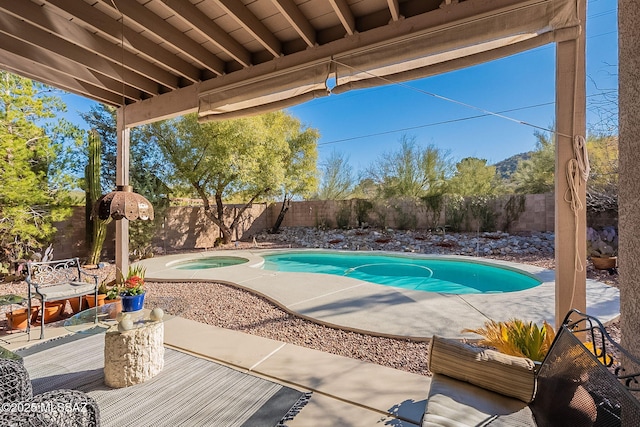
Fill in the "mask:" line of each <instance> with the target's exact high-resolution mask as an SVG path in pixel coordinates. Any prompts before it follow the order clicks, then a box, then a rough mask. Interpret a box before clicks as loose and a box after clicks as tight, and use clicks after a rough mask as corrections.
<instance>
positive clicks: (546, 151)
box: [511, 131, 556, 194]
mask: <svg viewBox="0 0 640 427" xmlns="http://www.w3.org/2000/svg"><path fill="white" fill-rule="evenodd" d="M535 136H536V138H537V140H538V142H537V148H536V151H534V152H532V153H531V157H530V158H529V160H523V161H521V162H520V163H518V168H517V169H516V171H515V173H514V174H513V176H512V177H511V182H512V184H513V185H514V186H515V191H516V193H519V194H542V193H548V192H550V191H553V189H554V186H555V182H554V171H555V167H556V166H555V165H556V163H555V162H556V154H555V144H556V143H555V136H553V137H551V138H549V137H548V136H547V135H546V134H544V133H542V132H538V131H536V132H535Z"/></svg>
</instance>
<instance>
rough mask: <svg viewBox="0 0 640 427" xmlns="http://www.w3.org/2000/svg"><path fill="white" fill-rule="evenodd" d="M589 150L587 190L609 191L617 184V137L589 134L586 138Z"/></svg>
mask: <svg viewBox="0 0 640 427" xmlns="http://www.w3.org/2000/svg"><path fill="white" fill-rule="evenodd" d="M587 150H588V152H589V164H590V166H591V173H590V174H589V181H587V184H588V186H589V191H597V192H602V193H611V191H610V190H611V189H612V188H616V187H617V185H618V137H617V136H614V135H591V136H589V138H587Z"/></svg>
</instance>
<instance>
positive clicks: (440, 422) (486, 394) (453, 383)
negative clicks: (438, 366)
mask: <svg viewBox="0 0 640 427" xmlns="http://www.w3.org/2000/svg"><path fill="white" fill-rule="evenodd" d="M484 425H491V426H509V427H525V426H535V425H536V422H535V419H534V417H533V414H532V412H531V409H529V407H528V406H527V404H525V403H524V402H522V401H521V400H518V399H514V398H511V397H507V396H504V395H501V394H498V393H494V392H492V391H489V390H486V389H484V388H480V387H478V386H475V385H473V384H470V383H468V382H464V381H459V380H456V379H453V378H450V377H448V376H446V375H442V374H434V375H433V380H432V381H431V388H430V389H429V396H428V398H427V406H426V408H425V413H424V416H423V418H422V427H470V426H474V427H475V426H484Z"/></svg>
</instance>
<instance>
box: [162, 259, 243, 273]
mask: <svg viewBox="0 0 640 427" xmlns="http://www.w3.org/2000/svg"><path fill="white" fill-rule="evenodd" d="M246 262H249V260H248V259H246V258H242V257H236V256H210V257H204V258H193V259H189V260H185V261H178V262H175V263H172V264H171V265H170V267H171V268H173V269H175V270H206V269H209V268H220V267H231V266H232V265H239V264H244V263H246Z"/></svg>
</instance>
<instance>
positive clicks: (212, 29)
mask: <svg viewBox="0 0 640 427" xmlns="http://www.w3.org/2000/svg"><path fill="white" fill-rule="evenodd" d="M161 1H162V3H164V4H165V5H166V6H167V7H168V8H169V9H171V10H172V11H173V12H174V13H175V14H176V15H178V16H179V17H180V18H181V19H182V20H184V21H185V22H187V23H189V24H191V25H192V26H193V27H194V28H195V29H196V31H199V32H200V33H202V34H203V35H204V36H205V37H207V39H208V40H209V41H210V42H211V43H213V44H215V45H216V46H218V48H220V49H221V50H223V51H224V52H226V53H227V54H228V55H229V56H231V57H232V58H233V59H235V60H236V61H238V62H239V63H240V64H241V65H242V66H243V67H248V66H250V65H251V53H250V52H249V51H247V50H246V49H245V48H244V47H243V46H242V45H240V44H239V43H238V42H236V41H235V40H234V39H233V38H232V37H231V36H229V34H227V32H226V31H224V30H223V29H222V28H220V27H219V26H218V25H217V24H216V23H215V22H213V20H211V19H210V18H209V17H208V16H207V15H205V14H204V13H202V12H201V11H200V10H199V9H198V8H197V7H195V6H194V5H192V4H191V3H189V2H184V1H181V0H161Z"/></svg>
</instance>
